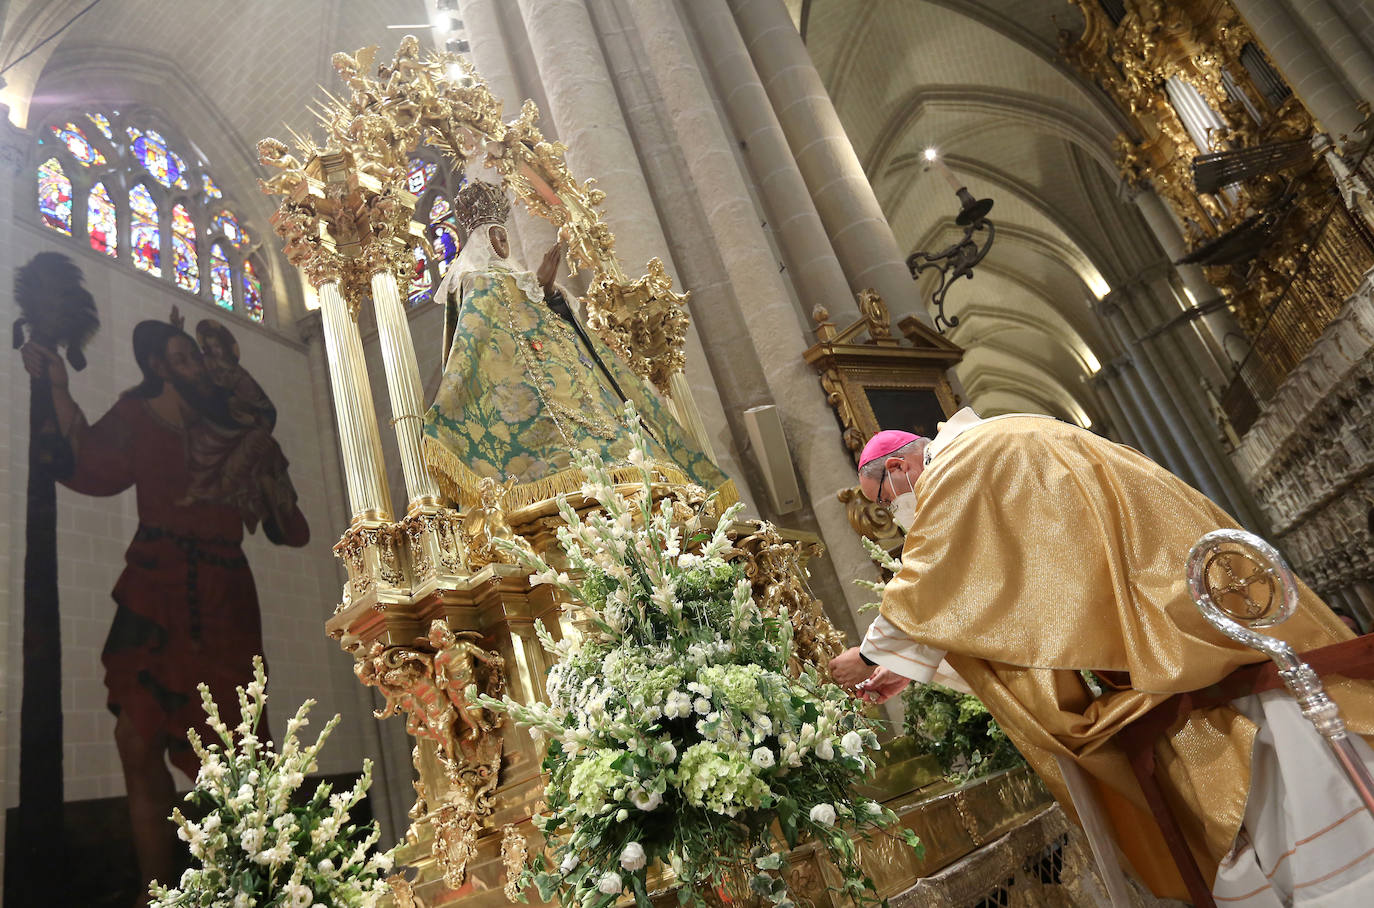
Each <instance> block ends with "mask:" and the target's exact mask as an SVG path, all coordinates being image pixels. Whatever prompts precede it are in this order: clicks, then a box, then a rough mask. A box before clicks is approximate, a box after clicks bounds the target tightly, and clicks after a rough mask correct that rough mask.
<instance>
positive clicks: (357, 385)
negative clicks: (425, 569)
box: [317, 278, 391, 521]
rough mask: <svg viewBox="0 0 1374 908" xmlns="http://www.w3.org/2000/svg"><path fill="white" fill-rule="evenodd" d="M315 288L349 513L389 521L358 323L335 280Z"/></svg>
mask: <svg viewBox="0 0 1374 908" xmlns="http://www.w3.org/2000/svg"><path fill="white" fill-rule="evenodd" d="M317 289H318V291H319V294H320V316H321V318H322V319H323V321H324V346H325V351H326V353H328V355H329V385H330V388H331V389H332V390H333V392H334V415H335V418H336V420H337V422H338V425H339V447H340V448H341V449H342V450H343V462H344V482H345V484H346V485H347V486H348V504H349V508H350V510H351V511H352V514H353V520H355V521H357V520H388V519H390V516H391V503H390V501H389V496H388V494H387V490H386V482H385V476H386V470H385V469H384V468H383V466H382V439H381V435H380V434H379V432H378V430H377V408H376V407H374V406H373V404H372V386H371V385H370V384H369V383H368V380H367V365H366V361H365V360H364V358H363V341H362V338H361V337H360V336H359V335H358V323H357V322H355V321H354V320H353V318H352V316H351V315H350V313H349V310H348V303H346V302H345V301H344V297H343V293H342V291H341V290H340V289H339V281H338V279H337V278H333V279H330V280H326V281H324V282H322V283H320V284H319V285H318V286H317Z"/></svg>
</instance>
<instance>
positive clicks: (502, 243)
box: [487, 224, 510, 258]
mask: <svg viewBox="0 0 1374 908" xmlns="http://www.w3.org/2000/svg"><path fill="white" fill-rule="evenodd" d="M487 236H489V237H491V248H492V251H494V252H495V253H496V255H497V257H498V258H506V257H508V256H509V255H510V238H509V237H507V236H506V228H504V227H502V226H501V225H500V224H492V225H491V226H490V227H488V228H487Z"/></svg>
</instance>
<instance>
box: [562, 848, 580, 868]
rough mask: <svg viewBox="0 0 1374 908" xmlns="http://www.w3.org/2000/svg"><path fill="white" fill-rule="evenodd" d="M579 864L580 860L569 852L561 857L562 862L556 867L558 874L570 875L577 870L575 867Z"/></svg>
mask: <svg viewBox="0 0 1374 908" xmlns="http://www.w3.org/2000/svg"><path fill="white" fill-rule="evenodd" d="M580 863H581V860H580V859H579V858H578V856H577V855H576V854H574V853H573V852H571V851H569V852H568V853H567V854H565V855H563V860H562V861H561V862H560V863H559V865H558V872H559V873H562V874H569V873H572V872H573V871H574V870H576V869H577V865H578V864H580Z"/></svg>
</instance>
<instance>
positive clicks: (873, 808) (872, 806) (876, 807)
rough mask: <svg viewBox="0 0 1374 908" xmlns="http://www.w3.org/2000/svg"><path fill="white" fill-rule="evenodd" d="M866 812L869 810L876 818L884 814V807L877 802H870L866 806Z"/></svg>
mask: <svg viewBox="0 0 1374 908" xmlns="http://www.w3.org/2000/svg"><path fill="white" fill-rule="evenodd" d="M864 810H867V811H868V812H869V813H871V814H873V816H875V817H876V816H877V815H878V814H880V813H882V812H883V805H881V804H879V803H878V802H877V801H869V802H868V803H867V804H865V805H864Z"/></svg>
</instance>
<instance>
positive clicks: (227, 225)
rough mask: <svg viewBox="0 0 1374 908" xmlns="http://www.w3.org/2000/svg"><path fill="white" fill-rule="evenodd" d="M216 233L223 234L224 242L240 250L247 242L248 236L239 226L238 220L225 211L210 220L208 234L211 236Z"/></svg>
mask: <svg viewBox="0 0 1374 908" xmlns="http://www.w3.org/2000/svg"><path fill="white" fill-rule="evenodd" d="M217 233H218V234H223V235H224V238H225V239H226V240H228V241H229V242H231V243H233V244H234V245H235V246H238V247H239V248H240V249H242V248H243V246H244V244H246V243H247V242H248V236H247V235H246V234H245V233H244V232H243V228H242V227H240V226H239V222H238V219H237V218H235V217H234V216H233V215H232V214H230V213H229V212H227V211H221V212H220V213H219V214H217V215H215V216H214V217H213V218H211V219H210V234H211V236H213V235H215V234H217Z"/></svg>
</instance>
